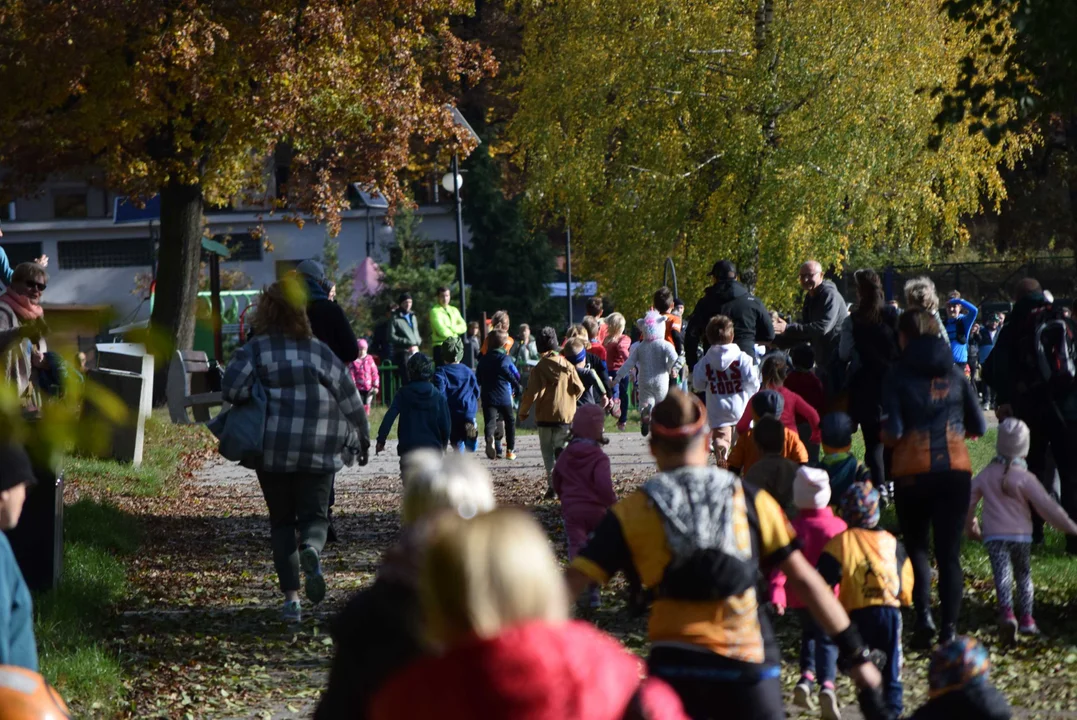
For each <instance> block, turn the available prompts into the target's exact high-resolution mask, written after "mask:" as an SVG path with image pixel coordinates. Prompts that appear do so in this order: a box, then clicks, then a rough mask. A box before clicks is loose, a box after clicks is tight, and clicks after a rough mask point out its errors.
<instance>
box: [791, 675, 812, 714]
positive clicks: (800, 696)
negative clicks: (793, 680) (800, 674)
mask: <svg viewBox="0 0 1077 720" xmlns="http://www.w3.org/2000/svg"><path fill="white" fill-rule="evenodd" d="M811 688H812V683H811V682H809V681H808V680H801V681H800V682H798V683H797V686H796V687H795V688H793V704H794V705H796V706H797V707H798V708H804V709H805V710H814V709H815V698H813V697H812V696H811Z"/></svg>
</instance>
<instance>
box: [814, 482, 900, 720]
mask: <svg viewBox="0 0 1077 720" xmlns="http://www.w3.org/2000/svg"><path fill="white" fill-rule="evenodd" d="M839 504H840V512H841V516H842V519H843V520H845V522H846V524H847V525H848V526H849V528H848V529H847V530H846V531H845V532H843V533H841V534H840V535H838V536H836V537H835V538H834V539H832V540H831V541H830V542H828V543H827V544H826V546H825V547H824V548H823V552H822V554H821V555H820V556H819V563H818V568H819V574H820V575H822V576H823V579H824V580H826V582H827V584H828V585H830V586H831V587H833V586H835V585H839V584H840V588H839V592H838V600H840V601H841V605H842V607H843V608H845V610H846V611H847V612H848V613H849V618H850V619H851V620H852V621H853V622H854V623H856V626H857V628H859V629H860V634H861V636H862V637H863V638H864V641H865V642H866V643H867V645H868V646H869V647H871V648H872V649H873V650H879V651H881V652H883V653H885V655H886V668H885V670H884V676H883V678H884V679H883V693H884V695H885V697H886V706H887V708H888V709H889V710H890V712H891V713H892V717H901V713H902V710H903V709H904V703H903V695H904V686H903V685H902V682H901V667H902V665H903V664H904V661H903V659H902V652H901V606H902V605H904V606H906V607H907V606H909V605H912V584H913V575H912V562H911V561H910V560H909V558H908V556H907V555H906V554H905V547H904V546H903V545H902V544H901V543H900V542H898V539H897V538H895V537H894V536H893V535H891V534H890V533H888V532H887V531H886V530H883V529H881V528H879V527H878V525H879V491H878V490H876V489H875V488H873V487H871V486H870V485H861V484H854V485H853V486H852V487H850V488H849V489H848V490H846V491H845V494H844V495H842V496H841V500H840V501H839ZM824 708H825V706H824ZM823 717H824V718H827V720H837V718H838V717H840V715H827V713H826V712H824V715H823Z"/></svg>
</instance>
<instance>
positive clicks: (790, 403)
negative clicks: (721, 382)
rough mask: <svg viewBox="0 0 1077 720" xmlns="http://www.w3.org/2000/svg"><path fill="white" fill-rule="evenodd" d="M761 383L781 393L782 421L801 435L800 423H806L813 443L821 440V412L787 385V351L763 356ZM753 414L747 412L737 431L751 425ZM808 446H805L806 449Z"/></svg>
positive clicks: (767, 388) (760, 369)
mask: <svg viewBox="0 0 1077 720" xmlns="http://www.w3.org/2000/svg"><path fill="white" fill-rule="evenodd" d="M759 374H760V376H761V377H760V379H761V381H762V382H761V385H762V388H763V390H774V391H776V392H779V393H781V395H782V399H783V400H784V403H783V405H782V414H781V421H782V424H783V425H785V426H786V427H787V428H789V429H790V430H792V431H793V432H795V433H797V436H798V437H799V435H800V428H799V424H800V423H806V424H807V429H808V430H810V431H811V433H810V439H811V442H813V443H818V442H819V413H817V412H815V408H813V407H812V406H811V405H809V404H808V402H807V401H806V400H805V399H804V398H802V397H800V396H799V395H797V394H796V393H795V392H793V391H792V390H790V389H789V388H787V387H786V386H785V378H786V376H787V375H788V374H789V360H788V358H787V357H786V355H785V353H780V352H774V353H771V354H769V355H767V356H766V357H764V358H763V362H762V364H761V365H760V368H759ZM751 422H752V417H751V414H750V413H748V412H745V413H744V415H743V416H741V419H740V421H739V422H738V423H737V432H739V433H743V432H744V431H745V430H747V429H748V426H749V425H751ZM806 450H807V447H806V446H805V451H806Z"/></svg>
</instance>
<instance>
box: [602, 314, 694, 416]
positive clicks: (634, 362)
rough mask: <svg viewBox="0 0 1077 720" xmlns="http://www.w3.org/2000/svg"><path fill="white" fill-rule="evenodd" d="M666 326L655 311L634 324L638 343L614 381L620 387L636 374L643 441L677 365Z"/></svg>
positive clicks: (663, 319)
mask: <svg viewBox="0 0 1077 720" xmlns="http://www.w3.org/2000/svg"><path fill="white" fill-rule="evenodd" d="M665 324H666V322H665V318H663V317H662V315H661V314H660V313H659V312H658V311H657V310H650V311H648V313H647V314H646V315H645V316H643V317H642V318H640V319H639V320H637V321H636V325H637V326H638V327H639V329H640V333H641V338H640V341H639V343H638V344H637V345H635V346H634V347H633V348H632V349H631V351H629V353H628V359H627V360H625V364H624V365H622V366H621V369H620V370H618V371H617V377H615V378H614V379H613V382H614V383H615V384H616V383H619V382H621V379H622V378H625V377H628V373H629V372H630V371H631V370H633V369H635V370H636V387H637V388H638V389H639V423H640V433H642V434H643V436H644V437H647V433H648V432H649V430H650V424H651V411H652V410H653V409H654V406H655V405H657V404H658V403H660V402H662V400H663V399H664V398H665V397H666V393H667V392H669V376H670V373H672V372H673V369H674V368H675V367H676V366H677V364H678V358H677V351H676V350H675V349H674V348H673V345H672V344H671V343H668V342H666V340H665Z"/></svg>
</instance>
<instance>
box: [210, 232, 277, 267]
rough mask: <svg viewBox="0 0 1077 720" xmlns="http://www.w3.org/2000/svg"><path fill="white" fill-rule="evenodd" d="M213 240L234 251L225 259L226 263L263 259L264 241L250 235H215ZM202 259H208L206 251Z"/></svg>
mask: <svg viewBox="0 0 1077 720" xmlns="http://www.w3.org/2000/svg"><path fill="white" fill-rule="evenodd" d="M213 239H214V240H216V241H217V242H219V243H220V244H221V245H224V246H225V247H226V248H228V249H229V250H231V251H232V252H231V254H230V255H229V256H228V257H227V258H225V259H224V261H225V262H241V261H244V260H246V261H258V260H261V259H262V241H261V239H260V238H257V237H255V236H253V235H251V234H250V233H221V234H218V235H214V236H213ZM202 259H203V260H205V259H206V252H205V251H204V250H203V251H202Z"/></svg>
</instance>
